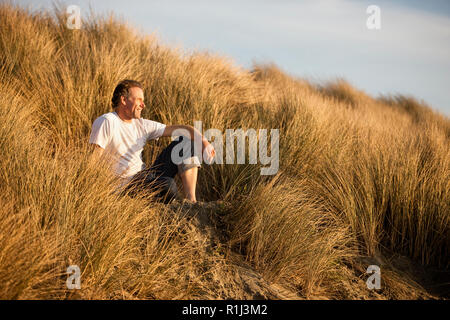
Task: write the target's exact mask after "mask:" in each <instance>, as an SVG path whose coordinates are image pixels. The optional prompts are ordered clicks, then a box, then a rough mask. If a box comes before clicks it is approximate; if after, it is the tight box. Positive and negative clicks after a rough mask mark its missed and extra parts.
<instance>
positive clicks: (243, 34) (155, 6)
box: [15, 0, 450, 116]
mask: <svg viewBox="0 0 450 320" xmlns="http://www.w3.org/2000/svg"><path fill="white" fill-rule="evenodd" d="M15 2H16V3H19V4H21V5H24V6H26V5H29V6H31V7H32V8H35V9H37V8H44V9H45V8H51V7H52V1H51V0H42V1H30V0H23V1H15ZM64 4H67V5H78V6H80V8H81V14H82V15H84V14H85V15H86V16H87V15H88V12H89V7H91V8H92V9H93V11H94V12H95V13H99V14H103V13H107V12H113V13H114V14H115V15H116V16H117V17H118V18H120V19H122V20H123V21H127V22H128V23H129V24H130V25H131V26H133V27H135V28H136V29H138V30H139V31H140V32H142V33H148V34H150V33H156V35H157V36H158V37H159V39H160V40H161V41H162V42H163V43H165V44H166V45H173V46H177V47H182V48H184V49H186V50H208V51H210V52H214V53H218V54H220V55H224V56H227V57H230V58H231V59H233V60H234V61H235V63H236V64H238V65H241V66H243V67H244V68H248V69H250V68H251V66H252V63H253V62H274V63H276V64H277V65H278V66H279V67H280V68H281V69H282V70H284V71H285V72H287V73H289V74H291V75H293V76H297V77H301V78H306V79H309V80H312V81H314V82H318V83H323V82H326V81H329V80H333V79H336V78H337V77H341V78H344V79H346V80H347V81H349V82H350V83H351V84H352V85H354V86H355V87H357V88H358V89H361V90H364V91H365V92H367V93H368V94H370V95H372V96H375V97H376V96H378V95H379V94H397V93H400V94H405V95H412V96H414V97H416V98H417V99H419V100H421V99H423V100H424V101H425V102H426V103H428V104H429V105H430V106H431V107H432V108H433V109H435V110H437V111H439V112H441V113H443V114H445V115H447V116H450V60H449V57H450V1H448V0H431V1H419V0H397V1H396V0H390V1H388V0H372V1H366V0H305V1H294V0H278V1H276V0H266V1H263V0H227V1H213V0H209V1H208V0H191V1H182V0H146V1H144V0H128V1H123V0H90V1H88V0H78V1H75V0H70V1H65V2H64ZM369 5H377V6H378V7H379V8H380V10H381V16H380V18H381V29H380V30H369V29H368V28H367V27H366V21H367V19H368V17H369V14H367V13H366V9H367V7H368V6H369Z"/></svg>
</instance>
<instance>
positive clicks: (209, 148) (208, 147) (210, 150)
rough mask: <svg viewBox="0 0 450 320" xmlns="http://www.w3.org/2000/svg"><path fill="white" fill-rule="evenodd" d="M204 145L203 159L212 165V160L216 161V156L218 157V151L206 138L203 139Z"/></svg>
mask: <svg viewBox="0 0 450 320" xmlns="http://www.w3.org/2000/svg"><path fill="white" fill-rule="evenodd" d="M202 145H203V148H202V149H203V158H204V159H205V160H206V163H208V164H210V163H211V162H212V160H213V159H214V156H215V155H216V150H214V147H213V145H212V144H211V143H209V141H208V140H206V138H203V139H202Z"/></svg>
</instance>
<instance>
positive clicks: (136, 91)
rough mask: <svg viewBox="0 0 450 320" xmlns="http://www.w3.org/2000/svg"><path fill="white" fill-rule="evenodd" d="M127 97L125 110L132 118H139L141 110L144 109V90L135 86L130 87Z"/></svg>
mask: <svg viewBox="0 0 450 320" xmlns="http://www.w3.org/2000/svg"><path fill="white" fill-rule="evenodd" d="M124 98H125V106H124V112H125V114H126V115H127V117H128V118H130V119H139V118H140V117H141V111H142V109H144V107H145V104H144V91H142V89H141V88H138V87H133V88H130V89H128V98H127V97H124Z"/></svg>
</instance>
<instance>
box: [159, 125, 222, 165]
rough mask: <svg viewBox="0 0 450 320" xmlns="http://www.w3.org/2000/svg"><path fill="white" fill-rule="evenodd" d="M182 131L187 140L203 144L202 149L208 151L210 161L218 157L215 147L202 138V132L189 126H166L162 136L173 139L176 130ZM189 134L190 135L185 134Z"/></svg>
mask: <svg viewBox="0 0 450 320" xmlns="http://www.w3.org/2000/svg"><path fill="white" fill-rule="evenodd" d="M180 129H181V130H182V131H180V132H182V135H183V136H186V137H187V138H189V139H191V140H194V141H201V142H202V149H203V150H205V149H206V151H207V156H208V158H209V160H211V159H212V158H214V156H215V155H216V151H215V150H214V147H213V146H212V145H211V144H210V143H209V141H208V140H207V139H206V138H205V137H203V136H202V134H201V132H200V131H198V130H197V129H195V128H194V127H192V126H189V125H170V126H166V128H165V129H164V132H163V134H162V136H163V137H171V136H172V134H173V133H174V132H175V130H180ZM183 133H188V135H186V134H183Z"/></svg>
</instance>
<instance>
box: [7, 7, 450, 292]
mask: <svg viewBox="0 0 450 320" xmlns="http://www.w3.org/2000/svg"><path fill="white" fill-rule="evenodd" d="M63 12H64V10H62V9H61V8H59V9H58V8H56V10H55V12H54V14H53V15H50V14H48V13H34V14H31V13H29V12H27V11H26V10H24V9H20V8H17V7H14V6H12V5H9V4H4V3H3V4H0V30H1V31H0V123H1V125H0V146H1V150H2V156H1V157H0V195H1V197H0V283H1V285H0V298H2V299H45V298H49V299H80V298H81V299H230V298H231V299H252V298H271V299H289V298H294V299H302V298H316V299H411V298H412V299H418V298H436V297H439V296H440V295H442V294H447V295H448V289H445V287H444V285H445V283H442V281H443V280H442V279H434V278H433V277H432V274H431V273H430V272H431V271H429V270H428V269H429V268H434V269H439V270H441V271H442V270H444V271H447V272H448V268H449V260H448V256H449V251H448V250H449V249H448V248H450V232H449V231H450V228H449V222H450V221H449V219H450V214H449V213H450V210H449V209H450V208H449V206H450V170H449V169H450V163H449V160H450V148H449V142H450V120H449V119H448V118H446V117H445V116H443V115H440V114H438V113H437V112H435V111H433V110H431V109H430V108H429V107H427V106H426V105H425V104H423V103H419V102H417V101H416V100H414V99H413V98H410V97H402V96H394V97H381V98H379V99H374V98H372V97H370V96H368V95H366V94H365V93H364V92H361V91H358V90H356V89H355V88H353V87H352V86H351V85H349V84H348V83H346V82H345V81H343V80H338V81H334V82H330V83H328V84H325V85H315V84H311V83H309V82H307V81H305V80H302V79H294V78H293V77H290V76H288V75H286V74H285V73H284V72H282V71H281V70H279V69H278V68H277V67H276V66H274V65H255V66H254V68H253V70H251V71H247V70H243V69H241V68H239V67H237V66H235V65H233V63H232V62H231V61H228V60H226V59H224V58H222V57H219V56H213V55H211V54H208V53H202V52H194V53H191V54H187V53H185V52H182V51H181V50H179V49H178V50H175V49H171V48H167V47H165V46H163V45H161V44H160V43H159V42H158V41H157V39H155V38H154V37H152V36H141V35H139V34H136V33H135V32H134V31H133V30H132V29H130V28H129V27H127V26H125V25H124V24H123V23H120V22H117V21H116V20H114V19H112V18H102V17H91V18H89V19H88V20H84V21H83V27H82V29H81V30H69V29H67V28H66V27H65V24H64V21H65V17H64V14H63ZM125 78H133V79H137V80H140V81H142V82H143V84H144V86H145V90H144V92H145V96H146V105H147V107H146V109H145V110H144V117H145V118H150V119H154V120H157V121H160V122H163V123H166V124H178V123H183V124H193V121H194V120H201V121H203V128H204V129H208V128H217V129H220V130H222V131H223V132H224V130H225V129H227V128H233V129H237V128H243V129H247V128H255V129H258V128H266V129H271V128H278V129H279V130H280V170H279V173H278V174H277V175H276V176H273V177H262V176H260V174H259V166H255V165H237V164H235V165H230V164H227V165H212V166H206V165H205V166H204V168H202V169H201V171H200V176H199V190H198V191H199V198H200V199H202V200H205V201H215V200H221V201H223V203H225V204H226V205H225V206H222V205H221V203H222V202H220V203H219V204H216V206H214V205H213V207H212V209H211V208H208V207H202V206H198V207H194V208H191V209H189V208H186V207H184V206H182V205H180V206H177V205H174V206H166V205H163V204H160V203H157V202H154V201H153V200H152V197H151V194H148V195H143V196H142V197H140V198H130V197H128V196H118V195H117V194H115V193H114V192H113V190H114V184H115V183H116V181H115V178H114V177H112V176H111V175H110V173H109V171H108V170H107V168H106V167H107V166H106V165H105V164H101V163H97V162H95V161H93V160H92V159H91V158H90V150H89V148H88V146H87V141H88V137H89V132H90V128H91V125H92V122H93V121H94V119H95V118H96V117H98V116H99V115H101V114H103V113H105V112H109V111H110V110H111V106H110V98H111V95H112V91H113V89H114V87H115V85H116V84H117V83H118V82H119V81H120V80H122V79H125ZM167 143H168V141H164V140H163V139H161V141H158V142H151V143H149V145H148V146H147V147H146V149H145V150H144V158H145V160H146V162H148V163H150V162H151V161H152V160H153V159H154V157H155V155H156V152H158V151H159V150H160V148H161V147H163V146H164V145H165V144H167ZM213 204H214V203H213ZM189 212H191V213H192V212H194V216H195V214H197V216H196V217H197V218H194V220H193V219H192V218H189V215H188V213H189ZM199 217H204V218H205V217H208V218H205V219H206V220H204V221H209V222H207V223H206V226H205V225H201V224H200V226H199V225H198V223H195V221H196V220H195V219H200V218H199ZM199 221H203V220H201V219H200V220H199ZM204 227H206V228H207V229H208V228H209V229H208V230H210V231H209V233H208V232H204V230H203V229H202V228H204ZM399 261H401V262H402V263H400V262H399ZM405 261H406V262H405ZM72 264H75V265H78V266H79V267H80V269H81V272H82V289H81V290H69V289H67V287H66V283H65V282H66V279H67V274H66V273H65V272H66V269H67V267H68V266H69V265H72ZM369 264H378V265H380V267H381V270H382V289H381V290H375V291H370V290H368V289H367V287H366V283H365V279H366V278H367V277H368V275H366V274H365V270H366V268H367V266H368V265H369ZM424 270H425V271H424ZM424 279H425V280H424ZM426 279H432V281H431V280H430V281H426ZM436 285H441V286H442V287H443V289H442V290H441V291H433V290H432V289H430V288H432V287H433V286H434V287H435V286H436ZM447 288H448V286H447ZM445 290H447V291H445Z"/></svg>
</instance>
